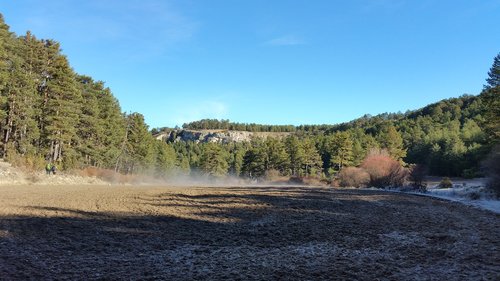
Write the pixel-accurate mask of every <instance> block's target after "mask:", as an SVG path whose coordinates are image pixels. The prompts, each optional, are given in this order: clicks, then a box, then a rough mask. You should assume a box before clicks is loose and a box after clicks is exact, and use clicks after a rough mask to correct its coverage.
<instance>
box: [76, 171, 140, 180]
mask: <svg viewBox="0 0 500 281" xmlns="http://www.w3.org/2000/svg"><path fill="white" fill-rule="evenodd" d="M78 174H79V175H80V176H83V177H96V178H99V179H101V180H104V181H107V182H111V183H120V184H128V183H137V182H138V181H140V180H139V179H138V177H137V176H135V175H123V174H120V173H117V172H115V171H113V170H108V169H100V168H96V167H87V168H85V169H83V170H80V171H79V172H78Z"/></svg>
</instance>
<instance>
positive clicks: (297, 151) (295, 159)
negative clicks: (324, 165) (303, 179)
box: [285, 136, 305, 176]
mask: <svg viewBox="0 0 500 281" xmlns="http://www.w3.org/2000/svg"><path fill="white" fill-rule="evenodd" d="M285 143H286V150H287V153H288V155H289V156H290V169H291V172H292V175H293V176H299V175H300V172H301V168H302V164H303V163H304V157H305V155H304V149H303V148H302V145H301V143H300V142H299V140H298V138H297V137H296V136H290V137H287V138H286V140H285Z"/></svg>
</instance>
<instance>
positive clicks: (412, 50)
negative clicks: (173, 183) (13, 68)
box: [0, 0, 500, 128]
mask: <svg viewBox="0 0 500 281" xmlns="http://www.w3.org/2000/svg"><path fill="white" fill-rule="evenodd" d="M0 12H1V13H2V14H3V15H4V17H5V20H6V22H7V24H8V25H10V27H11V31H13V32H15V33H17V34H18V35H22V34H24V33H25V32H26V31H27V30H31V31H32V33H34V34H35V35H36V36H37V37H38V38H45V39H55V40H56V41H58V42H60V43H61V46H62V49H63V53H64V54H65V55H67V56H68V57H69V60H70V63H71V65H72V67H73V68H74V69H75V71H76V72H78V73H80V74H86V75H90V76H92V77H93V78H94V79H95V80H102V81H105V82H106V85H107V86H108V87H110V88H111V90H112V91H113V94H114V95H115V96H116V97H117V98H118V100H119V101H120V104H121V106H122V109H123V111H127V112H129V111H132V112H134V111H137V112H140V113H142V114H144V116H145V118H146V122H147V123H148V124H149V125H150V127H151V128H153V127H162V126H175V125H182V123H184V122H189V121H194V120H199V119H202V118H224V119H230V120H231V121H235V122H246V123H251V122H254V123H263V124H293V125H299V124H333V123H339V122H344V121H349V120H351V119H354V118H357V117H360V116H362V115H363V114H365V113H368V114H372V115H375V114H378V113H382V112H398V111H402V112H404V111H406V110H408V109H417V108H420V107H422V106H425V105H426V104H428V103H432V102H436V101H438V100H441V99H443V98H450V97H458V96H460V95H462V94H464V93H468V94H478V93H479V92H480V91H481V89H482V86H483V84H484V83H485V82H484V81H485V78H486V76H487V72H488V70H489V68H490V67H491V65H492V63H493V58H494V57H495V56H496V55H497V54H498V52H500V28H499V27H500V0H450V1H448V0H435V1H434V0H350V1H340V0H339V1H337V0H325V1H320V0H304V1H298V0H282V1H281V0H272V1H271V0H249V1H243V0H241V1H238V0H199V1H190V0H179V1H169V0H85V1H82V0H45V1H39V0H2V1H1V3H0Z"/></svg>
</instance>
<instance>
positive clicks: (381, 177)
mask: <svg viewBox="0 0 500 281" xmlns="http://www.w3.org/2000/svg"><path fill="white" fill-rule="evenodd" d="M361 168H363V169H364V170H365V171H366V172H367V173H368V174H369V175H370V185H371V186H375V187H388V186H403V185H404V184H405V182H406V179H407V178H408V174H409V171H408V169H406V168H404V167H403V166H401V163H399V162H398V161H396V160H394V159H392V158H391V157H390V156H389V154H388V153H387V151H385V150H380V151H372V152H370V153H369V154H368V156H366V158H365V160H364V161H363V163H362V164H361Z"/></svg>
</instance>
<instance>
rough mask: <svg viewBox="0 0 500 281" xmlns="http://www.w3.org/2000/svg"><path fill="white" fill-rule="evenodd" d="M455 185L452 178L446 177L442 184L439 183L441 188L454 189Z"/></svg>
mask: <svg viewBox="0 0 500 281" xmlns="http://www.w3.org/2000/svg"><path fill="white" fill-rule="evenodd" d="M452 187H453V183H452V182H451V180H450V178H448V177H444V178H443V179H442V180H441V182H440V183H439V188H452Z"/></svg>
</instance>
